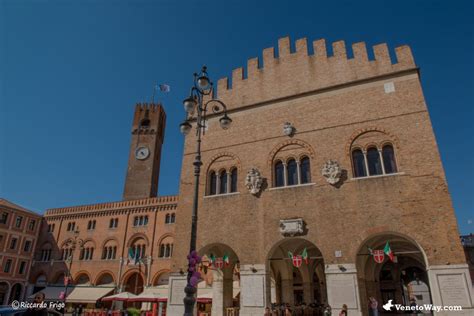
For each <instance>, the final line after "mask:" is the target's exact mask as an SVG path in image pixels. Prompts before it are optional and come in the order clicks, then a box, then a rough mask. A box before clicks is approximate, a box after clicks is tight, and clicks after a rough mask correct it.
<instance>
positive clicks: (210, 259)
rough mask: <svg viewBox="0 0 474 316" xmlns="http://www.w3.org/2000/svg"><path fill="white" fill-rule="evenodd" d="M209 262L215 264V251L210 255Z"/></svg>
mask: <svg viewBox="0 0 474 316" xmlns="http://www.w3.org/2000/svg"><path fill="white" fill-rule="evenodd" d="M209 263H210V265H211V266H213V265H214V264H215V263H216V256H214V254H213V253H211V255H210V256H209Z"/></svg>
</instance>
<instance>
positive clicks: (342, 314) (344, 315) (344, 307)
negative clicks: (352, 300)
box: [339, 304, 347, 316]
mask: <svg viewBox="0 0 474 316" xmlns="http://www.w3.org/2000/svg"><path fill="white" fill-rule="evenodd" d="M339 316H347V305H346V304H342V309H341V312H340V313H339Z"/></svg>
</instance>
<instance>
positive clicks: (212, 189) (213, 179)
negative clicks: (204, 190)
mask: <svg viewBox="0 0 474 316" xmlns="http://www.w3.org/2000/svg"><path fill="white" fill-rule="evenodd" d="M216 193H217V175H216V172H215V171H212V172H211V174H210V175H209V195H215V194H216Z"/></svg>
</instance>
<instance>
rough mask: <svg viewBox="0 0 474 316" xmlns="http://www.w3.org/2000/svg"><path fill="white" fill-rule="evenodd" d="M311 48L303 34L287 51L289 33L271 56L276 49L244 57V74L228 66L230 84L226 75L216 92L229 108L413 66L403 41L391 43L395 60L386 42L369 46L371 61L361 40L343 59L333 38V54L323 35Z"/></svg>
mask: <svg viewBox="0 0 474 316" xmlns="http://www.w3.org/2000/svg"><path fill="white" fill-rule="evenodd" d="M313 49H314V54H313V55H308V45H307V41H306V39H305V38H303V39H298V40H297V41H296V42H295V52H291V49H290V38H289V37H284V38H281V39H279V40H278V57H275V48H273V47H270V48H266V49H264V50H263V54H262V55H263V58H262V62H263V63H262V64H260V63H259V58H257V57H256V58H251V59H249V60H248V62H247V70H246V74H247V76H246V78H245V77H244V72H245V69H244V68H242V67H240V68H237V69H234V70H233V71H232V86H230V85H229V80H228V78H227V77H226V78H222V79H219V80H218V82H217V91H216V92H217V97H218V98H219V99H220V100H222V101H223V102H224V103H225V104H226V105H227V106H228V108H229V109H236V108H240V107H245V106H248V105H252V104H258V103H261V102H266V101H271V100H275V99H279V98H284V97H287V96H291V95H297V94H301V93H307V92H311V91H317V90H319V89H325V88H330V87H332V86H338V85H343V84H348V83H351V82H355V81H359V80H364V79H371V78H375V77H379V76H383V75H389V74H391V73H399V72H402V71H405V70H412V69H413V70H416V69H417V67H416V65H415V62H414V59H413V55H412V53H411V50H410V47H408V46H406V45H405V46H400V47H396V48H395V57H396V60H397V62H396V63H394V64H392V60H391V58H390V53H389V49H388V47H387V44H385V43H383V44H379V45H375V46H374V47H373V52H374V57H375V60H370V61H369V58H368V53H367V48H366V45H365V43H364V42H359V43H354V44H353V45H352V51H353V56H354V57H353V58H347V50H346V45H345V42H344V41H337V42H334V43H332V51H333V55H332V56H328V52H327V49H326V41H325V40H324V39H319V40H316V41H314V42H313ZM259 65H261V66H260V67H259Z"/></svg>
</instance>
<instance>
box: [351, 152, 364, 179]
mask: <svg viewBox="0 0 474 316" xmlns="http://www.w3.org/2000/svg"><path fill="white" fill-rule="evenodd" d="M352 164H353V166H354V177H355V178H359V177H366V176H367V170H366V169H365V158H364V153H363V152H362V150H360V149H356V150H354V151H353V152H352Z"/></svg>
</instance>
